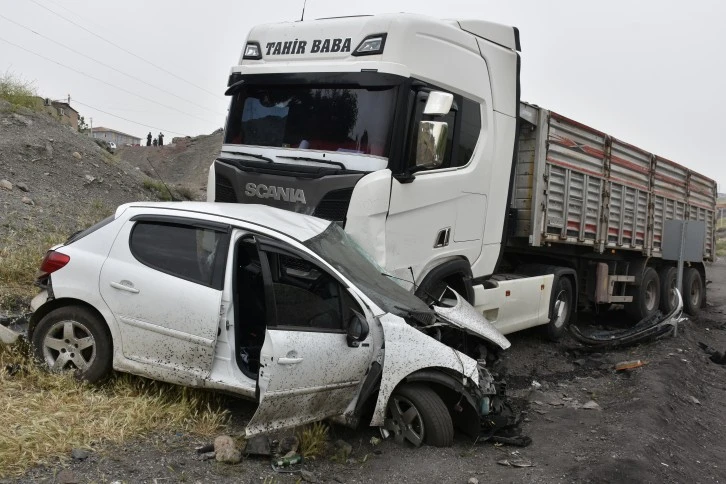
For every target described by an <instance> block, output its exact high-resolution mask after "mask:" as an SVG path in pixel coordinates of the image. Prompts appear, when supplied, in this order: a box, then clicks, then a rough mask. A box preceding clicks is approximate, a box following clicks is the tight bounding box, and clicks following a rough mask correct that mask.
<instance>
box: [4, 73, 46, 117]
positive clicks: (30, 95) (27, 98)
mask: <svg viewBox="0 0 726 484" xmlns="http://www.w3.org/2000/svg"><path fill="white" fill-rule="evenodd" d="M0 99H3V100H5V101H7V102H9V103H10V104H12V105H13V107H19V106H22V107H25V108H28V109H32V110H38V109H39V108H40V103H41V101H40V100H39V99H38V97H37V91H36V88H35V84H34V82H32V81H26V80H24V79H21V78H20V77H18V76H16V75H14V74H13V73H11V72H5V74H3V76H2V77H0Z"/></svg>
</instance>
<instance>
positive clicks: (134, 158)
mask: <svg viewBox="0 0 726 484" xmlns="http://www.w3.org/2000/svg"><path fill="white" fill-rule="evenodd" d="M221 147H222V130H219V131H215V132H214V133H212V134H210V135H202V136H196V137H194V138H190V137H186V138H174V140H173V142H172V143H171V144H168V145H165V146H161V147H147V146H125V147H120V148H119V151H118V156H119V158H121V159H122V160H124V161H126V162H127V163H129V164H130V165H132V166H138V167H139V168H140V169H141V171H142V172H143V173H145V174H146V175H148V176H150V177H152V178H161V179H162V180H164V182H165V183H166V184H167V185H168V186H169V188H170V189H172V190H173V191H178V192H179V194H181V195H182V196H183V197H184V198H195V199H204V197H205V192H206V187H207V174H208V173H209V165H211V163H212V161H213V160H214V159H215V158H216V157H217V156H218V155H219V151H220V149H221Z"/></svg>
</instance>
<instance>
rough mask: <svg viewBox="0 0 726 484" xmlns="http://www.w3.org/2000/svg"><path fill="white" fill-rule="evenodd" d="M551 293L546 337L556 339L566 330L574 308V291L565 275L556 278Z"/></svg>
mask: <svg viewBox="0 0 726 484" xmlns="http://www.w3.org/2000/svg"><path fill="white" fill-rule="evenodd" d="M552 294H553V298H552V308H551V314H552V317H551V318H550V322H549V324H547V337H548V338H549V339H551V340H552V341H557V340H559V339H560V338H562V335H563V334H565V331H567V326H568V325H569V324H570V318H571V317H572V312H573V310H574V308H573V303H574V301H575V291H574V289H573V288H572V281H570V279H569V278H567V277H560V278H559V279H557V284H555V287H554V289H553V291H552Z"/></svg>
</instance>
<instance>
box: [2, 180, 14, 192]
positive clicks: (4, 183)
mask: <svg viewBox="0 0 726 484" xmlns="http://www.w3.org/2000/svg"><path fill="white" fill-rule="evenodd" d="M0 188H4V189H5V190H12V189H13V184H12V183H10V182H9V181H7V180H0Z"/></svg>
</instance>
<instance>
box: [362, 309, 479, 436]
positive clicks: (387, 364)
mask: <svg viewBox="0 0 726 484" xmlns="http://www.w3.org/2000/svg"><path fill="white" fill-rule="evenodd" d="M379 321H380V322H381V325H382V327H383V333H384V335H385V354H384V357H383V375H382V377H381V386H380V391H379V393H378V400H377V401H376V407H375V410H374V412H373V419H372V420H371V425H372V426H381V425H383V420H384V418H385V413H386V406H387V405H388V399H389V397H390V396H391V394H392V393H393V391H394V390H395V389H396V387H397V386H398V385H399V384H400V383H401V382H402V381H403V380H404V379H405V378H406V377H407V376H408V375H410V374H411V373H413V372H415V371H418V370H423V369H425V368H432V369H440V368H444V369H447V370H451V371H453V372H455V373H457V374H458V375H459V376H460V377H461V380H462V383H465V382H466V380H471V381H472V382H473V383H474V384H475V385H478V383H479V371H478V366H477V362H476V360H474V359H472V358H470V357H468V356H466V355H465V354H464V353H461V352H459V351H456V350H455V349H453V348H451V347H449V346H446V345H445V344H443V343H440V342H439V341H436V340H435V339H434V338H432V337H430V336H427V335H426V334H424V333H422V332H421V331H419V330H418V329H416V328H414V327H413V326H411V325H409V324H408V323H407V322H406V321H405V320H404V319H403V318H400V317H398V316H395V315H393V314H386V315H384V316H381V317H380V318H379Z"/></svg>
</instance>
